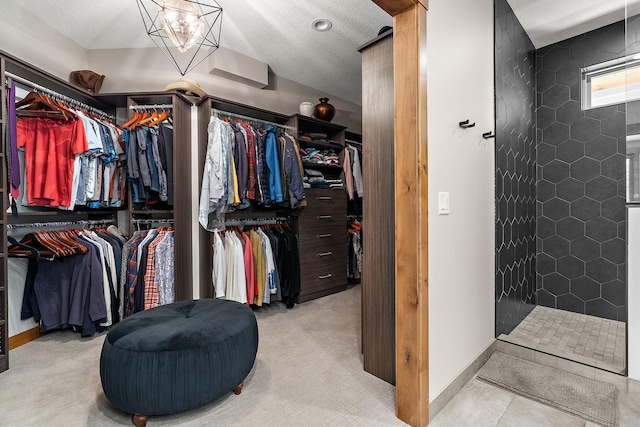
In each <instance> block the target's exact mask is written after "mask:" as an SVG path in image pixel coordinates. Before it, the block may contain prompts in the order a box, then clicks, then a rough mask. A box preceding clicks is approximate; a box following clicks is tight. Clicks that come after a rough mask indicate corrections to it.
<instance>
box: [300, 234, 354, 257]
mask: <svg viewBox="0 0 640 427" xmlns="http://www.w3.org/2000/svg"><path fill="white" fill-rule="evenodd" d="M298 249H299V252H300V259H301V260H305V259H307V258H308V259H316V258H317V257H318V254H323V253H326V252H333V253H334V254H337V253H338V252H339V253H341V254H342V253H345V257H346V252H347V241H346V240H345V239H343V238H342V237H337V238H336V237H335V236H334V237H333V238H326V239H318V238H310V239H304V240H302V239H300V242H299V244H298Z"/></svg>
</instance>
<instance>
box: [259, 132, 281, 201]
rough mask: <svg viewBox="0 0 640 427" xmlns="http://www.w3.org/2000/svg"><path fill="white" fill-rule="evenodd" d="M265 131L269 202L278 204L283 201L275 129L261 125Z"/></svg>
mask: <svg viewBox="0 0 640 427" xmlns="http://www.w3.org/2000/svg"><path fill="white" fill-rule="evenodd" d="M262 129H264V130H265V132H266V136H265V154H266V162H267V167H268V169H269V195H270V197H269V202H271V203H280V202H282V201H284V195H283V194H282V179H281V178H280V161H279V160H278V157H279V156H278V141H277V139H276V134H275V132H276V129H275V127H273V126H271V125H262Z"/></svg>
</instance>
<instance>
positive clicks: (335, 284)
mask: <svg viewBox="0 0 640 427" xmlns="http://www.w3.org/2000/svg"><path fill="white" fill-rule="evenodd" d="M289 126H291V127H292V128H293V129H295V132H296V134H295V136H296V137H297V140H298V144H299V145H300V147H301V148H303V149H304V148H307V147H314V148H318V149H332V150H334V151H335V152H336V154H338V156H339V159H340V163H342V158H343V155H342V151H343V149H344V143H345V129H346V128H345V127H344V126H340V125H337V124H333V123H329V122H325V121H322V120H317V119H314V118H311V117H307V116H303V115H300V114H296V115H294V116H292V117H291V118H290V120H289ZM309 132H314V133H324V134H327V138H326V140H327V141H329V140H332V141H335V142H336V143H330V142H326V141H305V140H301V139H300V135H301V134H305V133H309ZM303 166H304V167H305V168H307V167H309V168H313V169H316V170H320V171H321V172H323V173H324V174H326V175H332V176H336V175H339V174H340V172H341V171H342V166H341V165H326V164H321V163H315V162H309V161H303ZM327 177H329V176H327ZM304 191H305V193H306V195H307V207H306V208H304V210H303V211H302V214H301V215H300V216H299V217H298V219H297V231H298V240H299V252H300V253H299V255H300V278H301V280H300V295H299V296H298V302H306V301H310V300H312V299H316V298H320V297H323V296H326V295H330V294H333V293H336V292H340V291H343V290H345V289H346V288H347V254H348V252H347V196H346V193H345V192H344V190H332V189H328V188H326V189H325V188H307V189H305V190H304Z"/></svg>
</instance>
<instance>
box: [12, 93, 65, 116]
mask: <svg viewBox="0 0 640 427" xmlns="http://www.w3.org/2000/svg"><path fill="white" fill-rule="evenodd" d="M16 115H18V116H23V117H44V118H56V119H63V120H75V119H76V115H75V114H73V113H72V112H70V111H69V110H67V109H63V108H61V107H60V106H59V105H58V104H57V103H56V102H55V101H54V100H53V99H51V98H50V97H48V96H47V95H44V94H41V93H37V92H29V94H28V95H27V96H26V97H24V99H22V100H20V101H18V102H16Z"/></svg>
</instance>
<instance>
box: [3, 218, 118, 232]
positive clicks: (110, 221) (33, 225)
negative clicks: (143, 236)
mask: <svg viewBox="0 0 640 427" xmlns="http://www.w3.org/2000/svg"><path fill="white" fill-rule="evenodd" d="M115 222H116V221H115V220H114V219H92V220H80V221H56V222H32V223H26V224H7V228H8V229H9V230H12V229H16V228H44V227H68V226H70V225H81V226H83V228H84V227H90V226H93V225H106V224H115Z"/></svg>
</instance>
